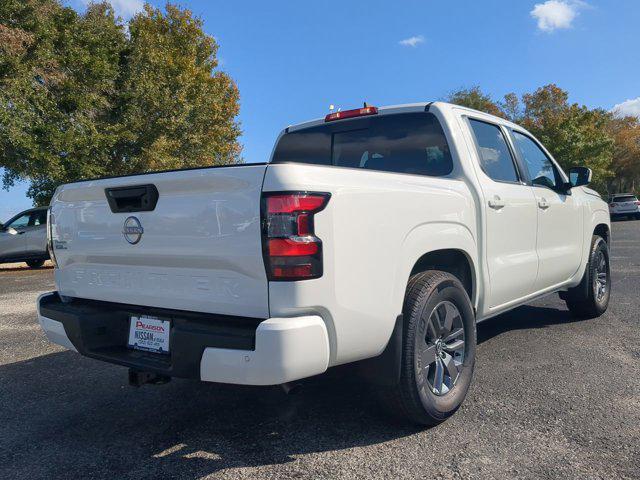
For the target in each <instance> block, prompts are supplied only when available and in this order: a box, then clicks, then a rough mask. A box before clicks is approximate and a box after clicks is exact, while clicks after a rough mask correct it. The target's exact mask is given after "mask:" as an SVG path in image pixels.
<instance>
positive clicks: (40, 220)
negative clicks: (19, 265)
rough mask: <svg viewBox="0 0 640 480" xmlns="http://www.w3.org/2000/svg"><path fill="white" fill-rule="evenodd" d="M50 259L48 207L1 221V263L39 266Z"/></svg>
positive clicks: (27, 211)
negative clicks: (48, 250)
mask: <svg viewBox="0 0 640 480" xmlns="http://www.w3.org/2000/svg"><path fill="white" fill-rule="evenodd" d="M48 259H49V253H48V252H47V207H40V208H32V209H31V210H26V211H24V212H21V213H19V214H18V215H16V216H15V217H13V218H12V219H11V220H9V221H8V222H7V223H5V224H4V225H3V224H1V223H0V263H10V262H26V263H27V265H29V266H30V267H31V268H38V267H41V266H42V265H43V264H44V262H45V260H48Z"/></svg>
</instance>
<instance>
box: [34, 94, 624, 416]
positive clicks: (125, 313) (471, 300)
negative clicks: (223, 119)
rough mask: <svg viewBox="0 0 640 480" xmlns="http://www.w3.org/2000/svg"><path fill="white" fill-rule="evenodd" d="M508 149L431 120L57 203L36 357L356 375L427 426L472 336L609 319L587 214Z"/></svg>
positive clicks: (543, 161) (552, 167)
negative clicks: (557, 312)
mask: <svg viewBox="0 0 640 480" xmlns="http://www.w3.org/2000/svg"><path fill="white" fill-rule="evenodd" d="M590 175H591V172H590V171H589V170H588V169H586V168H582V167H579V168H575V169H572V170H571V172H570V173H569V176H567V175H566V174H565V173H564V172H563V171H562V169H561V168H560V167H559V166H558V164H557V163H556V162H555V161H554V160H553V158H552V157H551V155H550V154H549V152H547V151H546V150H545V148H544V147H543V146H542V145H541V144H540V143H539V142H538V141H537V140H536V139H535V138H533V137H532V136H531V135H530V134H529V133H528V132H527V131H525V130H524V129H522V128H521V127H519V126H518V125H515V124H512V123H509V122H507V121H505V120H503V119H501V118H496V117H493V116H490V115H487V114H484V113H480V112H477V111H474V110H469V109H466V108H462V107H458V106H454V105H450V104H446V103H441V102H435V103H420V104H411V105H403V106H391V107H385V108H376V107H371V106H366V105H365V107H363V108H360V109H356V110H349V111H343V112H336V113H332V114H329V115H327V117H326V118H322V119H319V120H314V121H310V122H307V123H303V124H299V125H295V126H291V127H288V128H286V129H285V130H284V131H283V132H282V133H281V134H280V136H279V138H278V140H277V143H276V146H275V148H274V150H273V153H272V157H271V159H270V161H269V162H268V163H264V164H245V165H237V166H231V167H214V168H200V169H192V170H180V171H169V172H159V173H149V174H145V175H135V176H128V177H117V178H105V179H99V180H90V181H84V182H78V183H73V184H68V185H63V186H61V187H60V188H58V190H57V191H56V193H55V195H54V198H53V201H52V203H51V208H50V221H49V223H48V225H49V242H50V254H51V258H52V260H53V261H54V262H55V263H56V268H55V280H56V286H57V291H56V292H51V293H47V294H44V295H42V296H41V297H40V298H39V299H38V316H39V321H40V324H41V326H42V328H43V329H44V331H45V333H46V334H47V336H48V337H49V339H50V340H51V341H53V342H55V343H58V344H60V345H63V346H65V347H67V348H69V349H72V350H76V351H77V352H79V353H81V354H82V355H85V356H87V357H91V358H94V359H98V360H103V361H106V362H111V363H115V364H119V365H123V366H126V367H129V369H130V370H129V373H130V380H131V382H132V383H134V384H141V383H145V382H149V383H160V382H162V381H165V380H167V379H168V378H169V377H172V376H175V377H183V378H194V379H199V380H202V381H208V382H222V383H233V384H246V385H276V384H284V385H289V384H290V383H289V382H294V381H296V380H298V379H302V378H305V377H309V376H312V375H317V374H320V373H322V372H324V371H326V370H327V369H328V368H330V367H333V366H336V365H340V364H345V363H349V362H356V361H362V360H365V361H364V362H362V363H361V365H362V366H363V369H364V371H365V372H366V373H367V374H368V377H369V378H371V379H372V380H374V381H375V382H376V383H377V384H378V385H380V387H381V388H382V389H383V390H384V391H385V392H386V394H387V395H386V396H387V397H388V398H389V399H390V400H391V402H392V404H393V405H394V408H396V409H397V411H398V412H400V413H402V414H404V415H406V416H407V417H408V418H409V419H411V420H412V421H414V422H418V423H421V424H425V425H433V424H436V423H438V422H441V421H443V420H444V419H446V418H447V417H448V416H450V415H451V414H452V413H453V412H455V410H456V409H457V408H458V407H459V406H460V404H461V403H462V401H463V399H464V397H465V395H466V393H467V390H468V389H469V385H470V383H471V380H472V375H473V369H474V362H475V352H476V323H477V322H480V321H482V320H486V319H487V318H490V317H493V316H495V315H498V314H499V313H502V312H505V311H507V310H509V309H512V308H514V307H517V306H518V305H522V304H524V303H527V302H530V301H531V300H533V299H535V298H536V297H540V296H542V295H546V294H550V293H553V292H560V295H561V296H562V298H563V299H564V300H565V301H566V303H567V305H568V308H569V310H570V311H571V312H572V313H573V314H575V315H580V316H590V317H595V316H598V315H601V314H602V313H603V312H604V311H605V310H606V308H607V304H608V302H609V296H610V289H611V282H610V272H609V247H608V245H609V243H610V238H611V233H610V232H611V230H610V220H609V212H608V208H607V204H606V203H605V202H604V201H602V199H601V198H600V196H599V195H598V194H597V193H596V192H595V191H593V190H591V189H588V188H586V185H587V184H588V183H589V181H590Z"/></svg>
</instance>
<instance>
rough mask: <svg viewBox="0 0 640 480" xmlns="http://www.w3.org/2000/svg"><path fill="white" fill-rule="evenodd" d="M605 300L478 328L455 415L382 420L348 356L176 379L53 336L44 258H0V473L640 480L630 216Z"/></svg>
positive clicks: (548, 301)
mask: <svg viewBox="0 0 640 480" xmlns="http://www.w3.org/2000/svg"><path fill="white" fill-rule="evenodd" d="M612 261H613V274H614V293H613V297H612V301H611V305H610V307H609V311H608V312H607V313H606V315H604V316H603V317H601V318H599V319H595V320H586V321H576V320H573V319H572V318H571V317H570V316H569V314H568V312H567V310H566V308H565V306H564V303H563V302H561V301H560V300H559V299H558V297H557V295H552V296H550V297H547V298H545V299H543V300H540V301H537V302H535V303H533V304H531V305H528V306H524V307H521V308H518V309H516V310H515V311H513V312H510V313H508V314H506V315H502V316H500V317H497V318H494V319H492V320H489V321H487V322H485V323H483V324H481V325H479V327H478V335H479V342H480V345H479V348H478V357H477V362H476V373H475V380H474V383H473V385H472V387H471V390H470V392H469V395H468V397H467V399H466V401H465V403H464V405H463V406H462V408H461V409H460V410H459V411H458V413H457V414H456V415H455V416H454V417H453V418H451V419H450V420H449V421H447V422H445V423H444V424H442V425H440V426H438V427H436V428H432V429H429V430H420V429H416V428H414V427H411V426H407V425H405V424H402V423H398V422H397V421H394V420H391V419H389V418H388V417H387V416H386V415H385V413H384V411H383V410H381V409H380V407H379V406H378V403H377V401H376V397H375V395H374V392H372V391H371V389H369V388H368V387H367V386H366V385H363V384H362V383H360V382H359V381H357V380H356V379H355V378H354V376H353V374H352V371H351V369H350V368H340V369H335V370H332V371H330V372H329V373H328V374H326V375H323V376H320V377H316V378H313V379H311V380H308V381H307V382H306V384H305V386H304V388H303V389H302V391H301V392H300V393H298V394H296V395H292V396H286V395H285V394H284V393H283V392H282V391H281V390H280V389H279V388H277V387H274V388H244V387H232V386H222V385H211V384H201V383H198V382H192V381H186V380H174V381H172V382H171V383H169V384H167V385H164V386H144V387H142V388H139V389H135V388H131V387H129V386H128V385H127V372H126V369H124V368H121V367H117V366H113V365H109V364H105V363H101V362H98V361H94V360H90V359H87V358H83V357H81V356H79V355H77V354H75V353H72V352H68V351H64V350H63V349H61V348H59V347H56V346H54V345H52V344H50V343H48V342H47V341H46V339H45V337H44V335H43V334H42V333H41V332H40V330H39V327H38V325H37V321H36V318H35V308H34V302H35V299H36V297H37V295H38V294H39V293H41V292H43V291H47V290H50V289H52V287H53V281H52V270H51V269H50V268H48V269H42V270H30V269H26V268H22V267H20V266H17V265H3V266H1V267H0V478H7V479H9V478H29V479H37V478H43V479H44V478H47V479H49V478H70V477H71V476H75V477H78V478H123V479H126V478H136V479H139V478H162V477H171V478H185V479H195V478H251V479H259V478H291V477H293V478H336V477H340V478H368V477H371V478H399V477H404V478H531V479H534V478H535V479H543V478H562V479H563V480H566V479H572V478H576V479H577V478H579V479H584V478H611V479H613V478H640V332H639V329H638V327H639V319H638V313H639V312H640V298H639V295H638V292H639V288H638V286H639V284H640V222H633V221H629V222H617V223H615V224H614V243H613V249H612Z"/></svg>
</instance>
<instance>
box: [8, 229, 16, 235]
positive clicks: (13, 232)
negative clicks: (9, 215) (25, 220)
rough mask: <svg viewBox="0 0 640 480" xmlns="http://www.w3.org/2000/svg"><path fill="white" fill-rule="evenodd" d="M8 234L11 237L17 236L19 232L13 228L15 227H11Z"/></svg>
mask: <svg viewBox="0 0 640 480" xmlns="http://www.w3.org/2000/svg"><path fill="white" fill-rule="evenodd" d="M6 232H7V233H8V234H9V235H17V234H18V231H17V230H16V229H15V228H13V227H9V228H7V230H6Z"/></svg>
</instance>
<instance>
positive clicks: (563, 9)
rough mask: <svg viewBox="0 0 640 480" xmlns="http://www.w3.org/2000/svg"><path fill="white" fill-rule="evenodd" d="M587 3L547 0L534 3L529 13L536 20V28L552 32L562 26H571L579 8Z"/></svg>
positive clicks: (579, 0)
mask: <svg viewBox="0 0 640 480" xmlns="http://www.w3.org/2000/svg"><path fill="white" fill-rule="evenodd" d="M587 6H588V4H587V3H585V2H583V1H582V0H547V1H546V2H544V3H536V4H535V5H534V7H533V10H531V12H529V13H530V15H531V16H532V17H533V18H535V19H536V20H537V21H538V28H539V29H540V30H542V31H543V32H548V33H550V32H553V31H554V30H560V29H563V28H571V27H572V25H573V21H574V20H575V18H576V17H577V16H578V13H579V10H580V9H581V8H584V7H587Z"/></svg>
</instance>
